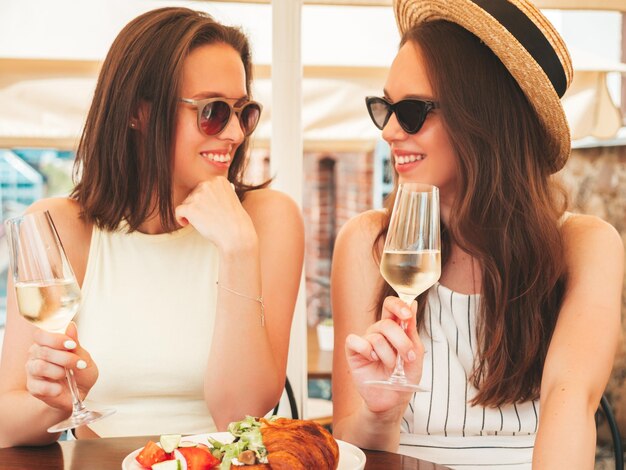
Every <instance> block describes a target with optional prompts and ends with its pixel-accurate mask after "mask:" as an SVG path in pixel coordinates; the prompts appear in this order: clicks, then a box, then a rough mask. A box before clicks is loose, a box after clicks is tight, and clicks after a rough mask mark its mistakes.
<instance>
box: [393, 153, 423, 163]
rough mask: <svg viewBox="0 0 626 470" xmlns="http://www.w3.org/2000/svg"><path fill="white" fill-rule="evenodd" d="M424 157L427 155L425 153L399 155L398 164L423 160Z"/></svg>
mask: <svg viewBox="0 0 626 470" xmlns="http://www.w3.org/2000/svg"><path fill="white" fill-rule="evenodd" d="M424 158H426V157H425V156H424V155H423V154H411V155H405V156H397V157H396V163H398V165H404V164H405V163H413V162H419V161H421V160H424Z"/></svg>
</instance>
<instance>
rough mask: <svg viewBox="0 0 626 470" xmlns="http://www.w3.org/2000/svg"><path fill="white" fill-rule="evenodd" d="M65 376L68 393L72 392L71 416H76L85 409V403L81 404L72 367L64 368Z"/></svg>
mask: <svg viewBox="0 0 626 470" xmlns="http://www.w3.org/2000/svg"><path fill="white" fill-rule="evenodd" d="M65 377H67V383H68V384H69V386H70V393H71V394H72V408H73V411H72V416H76V415H77V414H80V413H82V412H83V411H85V405H83V402H82V400H81V399H80V394H79V392H78V386H77V385H76V379H74V371H73V370H72V369H65Z"/></svg>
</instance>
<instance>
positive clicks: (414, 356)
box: [407, 350, 417, 362]
mask: <svg viewBox="0 0 626 470" xmlns="http://www.w3.org/2000/svg"><path fill="white" fill-rule="evenodd" d="M407 356H408V358H409V361H411V362H413V361H414V360H415V358H416V357H417V356H416V355H415V351H413V350H411V351H409V354H407Z"/></svg>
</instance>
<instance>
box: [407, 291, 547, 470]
mask: <svg viewBox="0 0 626 470" xmlns="http://www.w3.org/2000/svg"><path fill="white" fill-rule="evenodd" d="M479 301H480V295H478V294H472V295H466V294H459V293H458V292H454V291H451V290H450V289H448V288H446V287H445V286H442V285H441V284H436V285H435V286H434V287H433V288H432V289H431V290H430V292H429V294H428V305H427V306H426V309H425V312H424V313H425V316H426V318H425V323H424V328H423V331H421V332H420V337H421V339H422V342H423V343H424V348H425V351H426V354H425V356H424V368H423V375H422V380H421V383H420V385H422V386H423V387H424V388H426V389H430V390H431V392H417V393H415V394H414V395H413V399H412V400H411V402H410V404H409V406H408V407H407V410H406V413H405V415H404V419H403V422H402V430H401V434H400V448H399V452H400V453H402V454H406V455H411V456H414V457H419V458H422V459H425V460H429V461H432V462H437V463H440V464H443V465H447V466H449V467H451V468H454V469H463V470H469V469H473V468H476V469H478V468H480V469H482V470H484V468H485V467H487V468H493V469H498V470H505V469H506V470H521V469H530V468H531V462H532V451H533V445H534V441H535V434H536V433H537V425H538V422H539V416H538V415H539V401H538V400H535V401H528V402H524V403H516V404H512V405H506V406H502V407H496V408H484V407H482V406H472V405H471V404H470V402H471V400H472V398H473V397H474V396H475V395H476V393H477V390H476V388H474V386H473V385H472V384H471V383H470V382H469V381H468V377H469V376H470V375H471V373H472V368H473V364H474V354H475V352H476V349H477V340H476V312H477V310H478V308H477V307H478V302H479Z"/></svg>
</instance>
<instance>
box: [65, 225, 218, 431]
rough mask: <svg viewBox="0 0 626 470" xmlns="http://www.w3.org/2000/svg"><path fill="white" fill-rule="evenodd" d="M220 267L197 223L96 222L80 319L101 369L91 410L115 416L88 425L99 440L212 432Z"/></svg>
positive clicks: (83, 336)
mask: <svg viewBox="0 0 626 470" xmlns="http://www.w3.org/2000/svg"><path fill="white" fill-rule="evenodd" d="M218 268H219V256H218V251H217V248H216V247H215V245H213V244H212V243H211V242H209V241H208V240H206V239H205V238H203V237H202V236H201V235H200V234H199V233H198V232H197V231H196V230H195V229H194V228H193V227H192V226H191V225H189V226H187V227H185V228H183V229H180V230H178V231H176V232H173V233H169V234H160V235H146V234H143V233H139V232H133V233H130V234H129V233H126V232H125V231H123V230H120V231H115V232H108V231H101V230H99V229H97V228H96V227H95V226H94V229H93V233H92V238H91V246H90V250H89V259H88V262H87V269H86V273H85V279H84V282H83V286H82V294H83V300H82V306H81V310H80V312H79V314H78V316H77V317H76V322H77V325H78V335H79V336H78V337H79V340H80V342H81V344H82V345H83V346H84V347H85V349H86V350H87V351H89V353H90V354H91V356H92V358H93V359H94V361H95V363H96V364H97V366H98V369H99V373H100V375H99V378H98V381H97V382H96V384H95V385H94V387H93V388H92V389H91V391H90V392H89V394H88V396H87V401H86V405H87V407H92V408H94V409H97V408H106V407H112V408H115V409H116V410H117V411H116V413H115V414H114V415H112V416H110V417H108V418H105V419H102V420H100V421H97V422H96V423H93V424H91V425H90V427H91V428H92V429H93V430H94V431H95V432H96V433H98V434H99V435H100V436H102V437H114V436H130V435H148V434H150V435H152V434H156V435H158V434H167V433H184V434H198V433H205V432H212V431H215V424H214V423H213V420H212V418H211V416H210V414H209V411H208V409H207V406H206V403H205V401H204V398H203V394H204V377H205V374H206V365H207V359H208V355H209V351H210V348H211V340H212V335H213V325H214V319H215V309H216V298H217V292H216V289H217V287H216V284H215V283H216V281H217V275H218ZM215 382H216V384H217V383H218V382H219V378H216V380H215Z"/></svg>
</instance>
